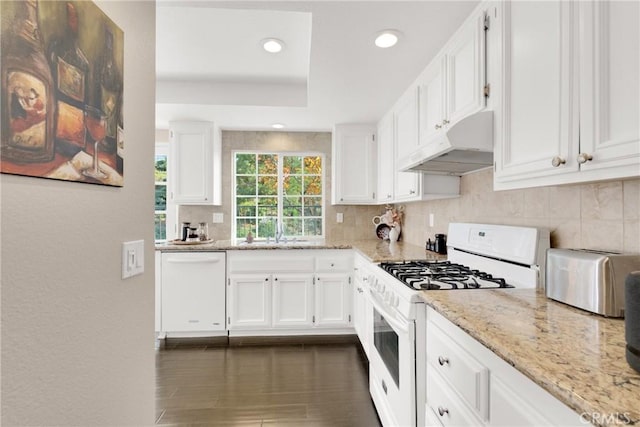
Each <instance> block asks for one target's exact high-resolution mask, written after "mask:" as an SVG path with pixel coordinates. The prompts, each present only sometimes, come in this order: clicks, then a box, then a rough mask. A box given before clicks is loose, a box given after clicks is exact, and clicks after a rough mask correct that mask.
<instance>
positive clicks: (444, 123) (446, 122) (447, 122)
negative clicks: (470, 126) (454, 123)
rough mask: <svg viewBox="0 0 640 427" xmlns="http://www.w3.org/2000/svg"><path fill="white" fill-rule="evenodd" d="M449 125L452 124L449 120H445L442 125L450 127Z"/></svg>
mask: <svg viewBox="0 0 640 427" xmlns="http://www.w3.org/2000/svg"><path fill="white" fill-rule="evenodd" d="M449 123H450V122H449V120H447V119H444V120H443V121H442V124H443V125H448V124H449Z"/></svg>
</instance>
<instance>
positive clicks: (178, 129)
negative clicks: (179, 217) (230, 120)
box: [169, 122, 221, 205]
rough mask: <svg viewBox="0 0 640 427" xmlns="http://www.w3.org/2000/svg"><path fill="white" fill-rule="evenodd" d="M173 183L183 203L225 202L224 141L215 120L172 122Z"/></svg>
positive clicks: (176, 198)
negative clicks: (223, 173)
mask: <svg viewBox="0 0 640 427" xmlns="http://www.w3.org/2000/svg"><path fill="white" fill-rule="evenodd" d="M169 128H170V129H169V132H170V138H171V142H170V156H169V180H170V182H169V185H170V197H171V200H172V201H173V202H174V203H176V204H179V205H181V204H182V205H219V204H220V203H221V197H220V194H221V190H220V189H221V185H220V184H221V183H220V181H221V167H220V160H221V159H220V156H221V150H220V147H221V141H220V133H219V130H216V129H214V125H213V123H211V122H171V123H170V124H169Z"/></svg>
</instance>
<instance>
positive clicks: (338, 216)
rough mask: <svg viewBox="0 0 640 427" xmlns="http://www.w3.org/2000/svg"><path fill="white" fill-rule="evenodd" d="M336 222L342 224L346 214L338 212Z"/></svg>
mask: <svg viewBox="0 0 640 427" xmlns="http://www.w3.org/2000/svg"><path fill="white" fill-rule="evenodd" d="M336 222H337V223H338V224H342V223H343V222H344V214H343V213H342V212H338V213H337V214H336Z"/></svg>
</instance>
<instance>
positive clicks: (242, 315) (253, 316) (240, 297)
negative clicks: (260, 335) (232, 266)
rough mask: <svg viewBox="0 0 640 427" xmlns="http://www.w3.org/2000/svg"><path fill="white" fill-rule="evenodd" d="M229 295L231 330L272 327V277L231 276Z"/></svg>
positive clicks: (265, 275) (264, 275) (260, 275)
mask: <svg viewBox="0 0 640 427" xmlns="http://www.w3.org/2000/svg"><path fill="white" fill-rule="evenodd" d="M228 295H229V299H228V307H227V308H228V310H229V314H228V319H227V320H228V326H229V329H230V330H233V329H265V328H270V327H271V277H270V276H269V275H268V274H234V275H232V276H230V277H229V294H228Z"/></svg>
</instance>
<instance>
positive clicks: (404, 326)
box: [369, 289, 411, 334]
mask: <svg viewBox="0 0 640 427" xmlns="http://www.w3.org/2000/svg"><path fill="white" fill-rule="evenodd" d="M369 294H370V295H371V304H372V305H373V307H374V308H375V309H376V310H377V311H378V312H379V313H380V314H382V315H383V316H384V318H385V320H386V321H387V322H389V324H390V325H391V326H392V327H393V328H394V329H397V330H399V331H401V332H403V333H405V334H407V333H409V332H410V331H411V325H410V324H409V322H408V321H406V320H404V319H398V316H394V315H393V314H391V313H390V312H389V311H388V310H385V308H384V307H383V305H382V304H381V303H380V298H379V297H378V296H377V295H376V294H375V293H374V292H373V290H372V289H369Z"/></svg>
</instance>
